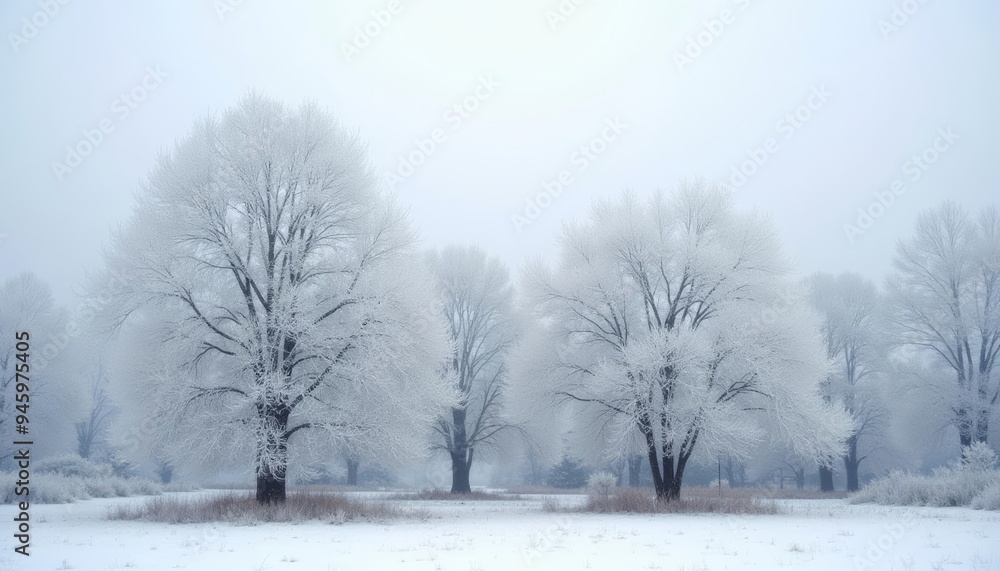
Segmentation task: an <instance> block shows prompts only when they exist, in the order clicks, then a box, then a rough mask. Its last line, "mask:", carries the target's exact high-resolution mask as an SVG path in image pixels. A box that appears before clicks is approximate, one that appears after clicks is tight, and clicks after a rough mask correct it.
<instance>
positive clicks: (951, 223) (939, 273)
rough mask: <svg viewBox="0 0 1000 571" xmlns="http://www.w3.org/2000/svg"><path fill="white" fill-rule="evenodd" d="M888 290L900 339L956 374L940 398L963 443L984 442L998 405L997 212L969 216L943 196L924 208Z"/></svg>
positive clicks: (999, 261) (999, 270)
mask: <svg viewBox="0 0 1000 571" xmlns="http://www.w3.org/2000/svg"><path fill="white" fill-rule="evenodd" d="M888 295H889V297H890V299H891V301H892V303H893V307H892V311H891V315H892V316H893V321H894V323H895V325H896V326H897V327H898V328H899V332H900V335H901V342H902V343H904V344H908V345H910V346H913V347H916V348H919V349H921V350H922V351H925V352H926V353H928V354H930V355H932V356H933V357H934V358H935V359H936V360H937V361H938V362H939V363H941V364H943V365H944V366H946V367H947V368H948V369H949V370H950V371H951V372H952V374H953V375H954V379H955V382H954V383H953V384H952V385H951V387H952V389H953V390H949V391H948V393H946V394H942V395H940V400H941V401H942V403H943V405H944V406H945V407H947V408H948V409H949V410H950V411H951V414H950V415H949V416H950V422H951V423H952V424H953V425H954V426H955V427H956V428H957V429H958V435H959V442H960V444H961V445H962V446H963V447H964V446H969V445H970V444H972V443H973V442H986V440H987V436H988V434H989V424H990V420H991V417H994V416H996V414H997V411H998V410H1000V407H998V406H997V405H998V399H1000V379H998V378H997V377H998V375H997V373H996V362H997V356H998V355H1000V211H998V210H997V209H996V208H995V207H990V208H985V209H983V210H982V211H981V212H980V213H979V216H978V217H977V218H973V217H972V216H970V215H969V213H967V212H966V211H965V210H963V209H962V208H960V207H959V206H958V205H956V204H954V203H951V202H948V203H945V204H944V205H942V206H940V207H939V208H936V209H934V210H932V211H930V212H927V213H924V214H923V215H921V216H920V218H919V220H918V222H917V228H916V233H915V235H914V236H913V237H912V238H910V239H909V240H905V241H902V242H900V244H899V245H898V247H897V250H896V256H895V272H894V274H893V275H892V277H891V278H890V280H889V282H888Z"/></svg>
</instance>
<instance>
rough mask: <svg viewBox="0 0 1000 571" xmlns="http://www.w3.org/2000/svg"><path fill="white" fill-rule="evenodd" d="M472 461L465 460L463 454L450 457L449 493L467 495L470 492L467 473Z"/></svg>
mask: <svg viewBox="0 0 1000 571" xmlns="http://www.w3.org/2000/svg"><path fill="white" fill-rule="evenodd" d="M471 468H472V459H471V458H470V459H466V458H465V455H464V454H452V455H451V493H453V494H468V493H470V492H472V486H471V485H470V484H469V471H470V469H471Z"/></svg>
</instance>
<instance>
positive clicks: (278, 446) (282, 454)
mask: <svg viewBox="0 0 1000 571" xmlns="http://www.w3.org/2000/svg"><path fill="white" fill-rule="evenodd" d="M259 411H260V413H262V416H265V418H267V419H268V424H271V425H272V426H273V430H272V431H267V434H266V435H264V436H263V437H262V439H261V441H260V442H258V444H257V445H258V446H259V447H260V450H259V451H258V453H257V503H258V504H272V503H283V502H284V501H285V497H286V496H285V472H286V470H287V469H288V436H287V435H286V431H287V430H288V417H289V415H290V414H291V410H289V409H288V408H287V407H284V406H281V405H272V406H266V405H261V406H260V408H259ZM265 455H266V456H267V457H269V458H272V459H273V460H272V461H271V462H266V461H263V457H264V456H265Z"/></svg>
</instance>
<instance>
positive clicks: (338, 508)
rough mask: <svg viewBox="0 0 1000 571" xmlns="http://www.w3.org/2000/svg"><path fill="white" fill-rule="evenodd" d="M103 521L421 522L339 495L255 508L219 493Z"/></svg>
mask: <svg viewBox="0 0 1000 571" xmlns="http://www.w3.org/2000/svg"><path fill="white" fill-rule="evenodd" d="M107 517H108V519H110V520H116V521H122V520H125V521H137V520H138V521H151V522H160V523H209V522H223V523H231V524H235V525H254V524H258V523H269V522H296V521H310V520H323V521H326V522H329V523H344V522H347V521H385V520H389V519H394V518H400V517H420V518H424V517H426V515H425V514H423V513H422V512H416V511H404V510H401V509H399V508H396V507H394V506H390V505H388V504H386V503H384V502H378V501H361V500H355V499H351V498H348V497H346V496H344V495H342V494H327V493H317V492H292V493H289V494H288V499H287V500H286V501H285V502H284V503H281V504H272V505H260V504H258V503H257V500H256V498H255V495H254V494H253V493H235V492H232V493H223V494H213V495H209V496H202V497H195V498H178V497H161V498H153V499H150V500H148V501H146V502H145V503H143V504H140V505H121V506H115V507H114V508H112V509H111V510H109V511H108V514H107Z"/></svg>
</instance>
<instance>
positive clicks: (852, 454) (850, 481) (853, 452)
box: [844, 434, 861, 492]
mask: <svg viewBox="0 0 1000 571" xmlns="http://www.w3.org/2000/svg"><path fill="white" fill-rule="evenodd" d="M860 465H861V460H859V459H858V435H857V434H854V435H852V436H851V437H850V438H849V439H847V454H845V455H844V471H845V472H846V473H847V491H848V492H856V491H858V466H860Z"/></svg>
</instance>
